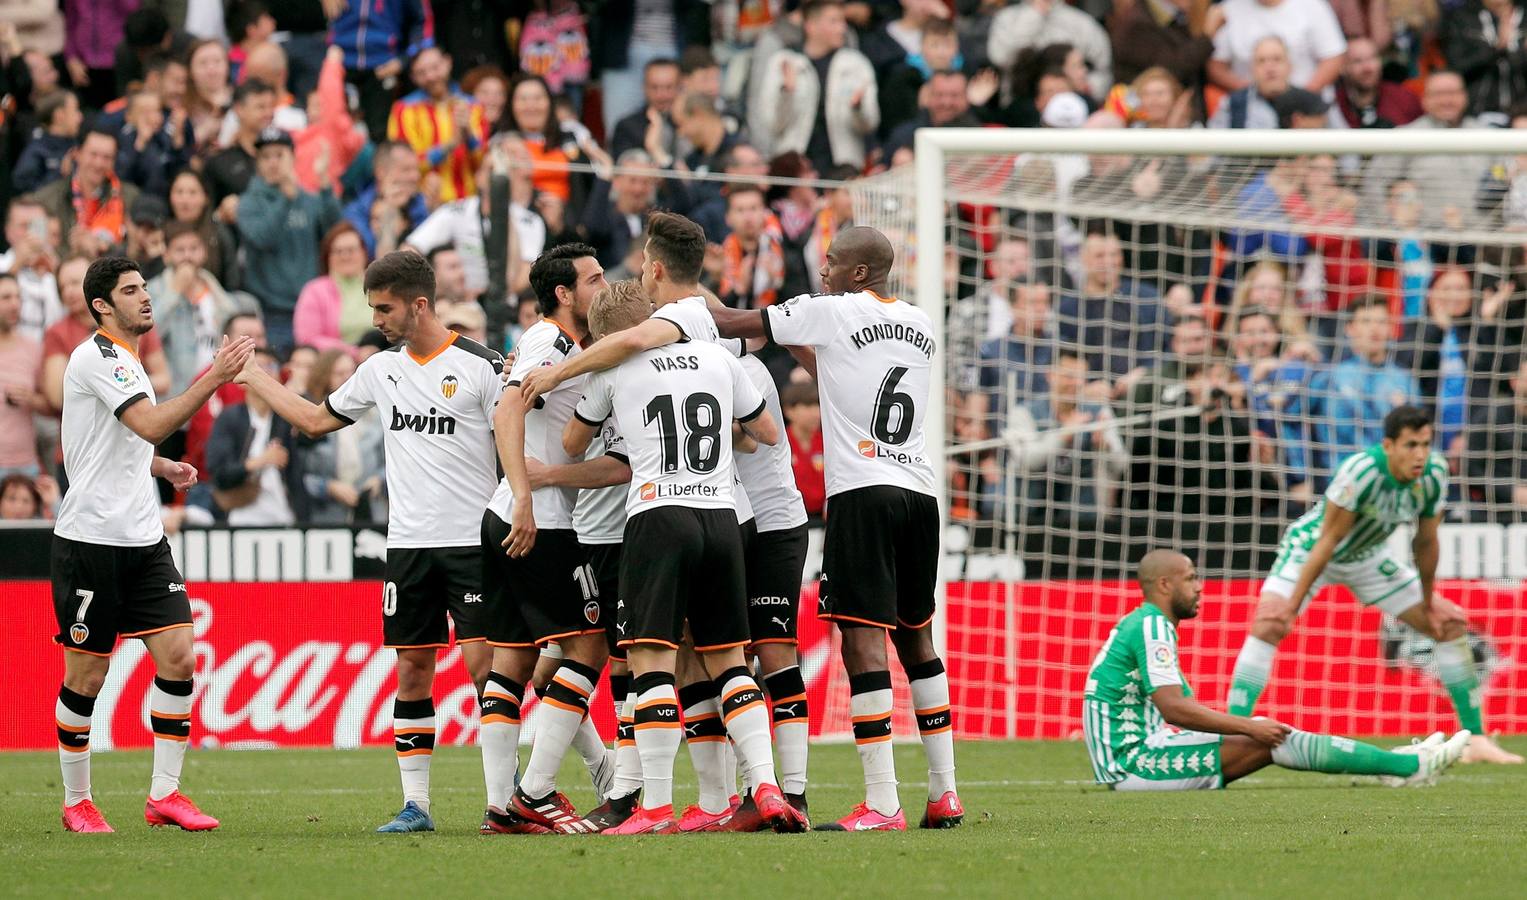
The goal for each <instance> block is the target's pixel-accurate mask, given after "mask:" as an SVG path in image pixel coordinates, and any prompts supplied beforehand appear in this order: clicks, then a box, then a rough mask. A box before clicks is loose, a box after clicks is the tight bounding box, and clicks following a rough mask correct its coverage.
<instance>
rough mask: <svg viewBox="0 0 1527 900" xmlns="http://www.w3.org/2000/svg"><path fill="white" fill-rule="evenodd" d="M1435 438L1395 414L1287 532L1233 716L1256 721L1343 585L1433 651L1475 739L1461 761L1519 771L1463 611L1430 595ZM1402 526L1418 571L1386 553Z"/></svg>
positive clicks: (1443, 488) (1425, 426)
mask: <svg viewBox="0 0 1527 900" xmlns="http://www.w3.org/2000/svg"><path fill="white" fill-rule="evenodd" d="M1432 435H1433V429H1432V424H1431V417H1430V416H1428V415H1427V413H1426V411H1425V410H1422V409H1419V408H1417V407H1414V406H1398V407H1395V408H1394V409H1392V410H1390V412H1389V415H1387V416H1385V417H1384V440H1383V442H1382V443H1380V444H1375V445H1374V446H1372V447H1369V448H1368V449H1367V450H1364V451H1363V452H1361V453H1356V454H1353V455H1352V456H1349V457H1347V458H1346V459H1345V460H1343V461H1342V463H1341V465H1340V466H1338V467H1337V469H1336V474H1335V476H1333V477H1332V479H1331V486H1330V487H1329V488H1327V489H1326V492H1325V496H1324V497H1322V498H1321V499H1320V502H1318V503H1316V504H1315V506H1314V508H1312V509H1311V510H1310V511H1309V512H1307V513H1305V514H1304V515H1303V516H1300V517H1299V519H1297V520H1296V521H1295V522H1294V523H1293V524H1292V525H1290V526H1288V530H1287V531H1285V532H1284V533H1283V540H1282V542H1280V543H1279V545H1278V558H1277V559H1276V560H1274V562H1273V567H1272V571H1271V572H1269V573H1268V575H1267V580H1266V581H1265V582H1263V583H1262V597H1261V601H1260V602H1259V603H1258V604H1257V612H1256V621H1254V622H1253V623H1252V625H1251V633H1250V634H1249V635H1247V636H1246V642H1245V644H1243V645H1242V646H1241V652H1240V655H1239V656H1238V657H1237V658H1236V661H1235V672H1234V674H1233V676H1232V678H1231V682H1230V704H1229V710H1228V711H1229V712H1231V713H1234V714H1237V715H1251V711H1252V709H1253V708H1254V707H1255V706H1256V702H1257V697H1258V696H1260V695H1261V693H1262V689H1263V687H1265V686H1266V685H1267V678H1268V675H1269V673H1270V672H1271V670H1272V662H1273V654H1274V653H1275V652H1276V651H1277V646H1278V643H1279V642H1281V641H1282V640H1283V638H1285V637H1287V636H1288V633H1289V632H1290V631H1292V630H1293V628H1294V620H1295V618H1297V617H1298V615H1299V613H1301V612H1303V611H1304V608H1305V607H1306V606H1308V605H1309V601H1310V600H1311V599H1313V598H1314V596H1315V595H1316V594H1317V593H1319V592H1320V589H1321V588H1322V587H1324V586H1326V585H1328V584H1344V585H1346V586H1347V587H1348V588H1349V589H1351V591H1352V593H1353V594H1354V595H1355V596H1356V597H1357V600H1358V602H1359V603H1361V604H1362V605H1364V606H1376V607H1378V608H1379V609H1381V610H1383V611H1384V612H1386V613H1388V614H1389V615H1391V616H1394V617H1395V618H1397V619H1399V620H1400V621H1401V622H1404V623H1405V624H1406V625H1409V626H1410V627H1412V628H1414V629H1416V630H1417V631H1419V632H1421V633H1422V634H1425V635H1427V636H1428V637H1430V638H1431V639H1432V640H1433V641H1435V642H1436V647H1437V649H1436V658H1437V675H1438V677H1439V678H1440V679H1441V680H1442V684H1443V687H1445V688H1447V692H1448V696H1449V697H1451V698H1452V700H1453V707H1454V709H1456V710H1457V712H1458V724H1459V725H1461V726H1462V727H1463V728H1465V729H1467V730H1468V731H1470V732H1472V733H1473V735H1474V736H1473V738H1472V739H1470V741H1469V747H1468V750H1467V752H1465V753H1464V756H1463V761H1464V762H1466V763H1468V762H1491V763H1508V764H1510V763H1520V762H1522V758H1521V757H1520V756H1517V755H1516V754H1515V753H1508V752H1507V751H1505V750H1503V749H1501V748H1500V747H1499V746H1498V745H1497V744H1496V743H1495V742H1494V741H1492V740H1491V739H1490V738H1489V737H1488V736H1487V735H1486V734H1485V733H1484V723H1483V713H1482V710H1481V708H1480V706H1481V705H1480V696H1479V675H1478V672H1477V671H1476V670H1475V667H1474V654H1473V651H1472V650H1470V649H1469V636H1468V620H1467V618H1466V617H1465V616H1464V612H1463V610H1461V609H1459V608H1458V606H1457V604H1454V603H1453V602H1452V601H1450V600H1447V599H1446V598H1443V597H1438V596H1434V594H1433V592H1432V585H1433V584H1435V583H1436V577H1437V559H1438V557H1439V555H1440V554H1441V548H1440V545H1439V543H1438V541H1437V528H1438V526H1439V524H1440V523H1441V522H1442V507H1443V505H1444V502H1445V499H1446V497H1447V471H1448V467H1447V459H1446V458H1445V457H1443V455H1442V454H1440V453H1435V452H1433V451H1432ZM1401 525H1414V526H1415V537H1414V538H1413V539H1412V541H1411V550H1412V553H1413V554H1414V555H1415V559H1416V565H1415V566H1412V565H1411V564H1410V562H1409V561H1408V560H1406V559H1405V558H1403V557H1400V556H1396V555H1395V554H1394V553H1392V552H1391V551H1390V550H1389V549H1388V544H1389V537H1390V535H1392V534H1393V533H1394V531H1395V529H1396V528H1399V527H1400V526H1401ZM1418 570H1419V571H1418Z"/></svg>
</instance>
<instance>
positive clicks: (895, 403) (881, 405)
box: [870, 366, 913, 444]
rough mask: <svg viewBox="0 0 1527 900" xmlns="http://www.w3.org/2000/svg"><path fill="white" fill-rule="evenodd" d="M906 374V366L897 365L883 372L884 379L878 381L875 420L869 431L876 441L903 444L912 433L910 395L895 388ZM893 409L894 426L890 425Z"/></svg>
mask: <svg viewBox="0 0 1527 900" xmlns="http://www.w3.org/2000/svg"><path fill="white" fill-rule="evenodd" d="M906 374H907V367H906V366H897V367H895V368H894V369H892V370H891V371H889V372H887V373H885V378H884V380H882V381H881V382H880V392H879V393H878V394H876V395H875V421H874V423H873V425H872V426H871V427H870V433H871V434H873V435H874V436H875V440H877V441H882V442H884V443H887V444H904V443H906V440H907V438H908V437H910V436H911V435H912V412H913V407H912V395H911V394H903V393H901V392H900V391H898V390H896V386H897V385H898V384H901V379H902V376H904V375H906ZM893 410H894V411H895V412H896V425H895V427H892V425H891V412H892V411H893Z"/></svg>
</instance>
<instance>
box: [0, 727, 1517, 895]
mask: <svg viewBox="0 0 1527 900" xmlns="http://www.w3.org/2000/svg"><path fill="white" fill-rule="evenodd" d="M1391 743H1392V742H1391ZM1506 743H1507V745H1508V746H1512V748H1513V749H1517V750H1521V749H1523V747H1524V745H1527V740H1520V739H1519V740H1515V741H1509V740H1508V741H1507V742H1506ZM522 756H523V754H522ZM896 760H897V772H898V774H899V776H900V778H901V780H902V785H901V796H902V800H903V802H904V803H905V804H906V809H907V814H908V819H909V821H910V823H911V824H914V825H915V820H916V818H917V817H918V816H920V814H921V801H922V798H923V796H924V791H923V780H922V775H923V770H924V762H923V757H922V752H921V750H920V748H918V747H917V746H915V745H908V746H898V747H897V748H896ZM92 762H93V767H94V774H95V784H96V786H97V787H98V788H99V790H98V792H97V796H98V799H99V802H100V805H101V807H102V809H103V811H104V812H105V814H106V816H107V818H108V819H109V820H110V821H111V822H112V824H113V825H114V826H115V827H116V828H117V829H118V834H116V835H101V836H83V835H71V834H67V833H64V832H63V830H62V827H61V826H60V824H59V821H58V805H59V801H60V797H59V788H58V778H59V776H58V764H57V757H56V755H55V754H52V753H14V754H6V755H5V756H3V757H0V796H3V797H4V798H5V800H6V801H7V806H8V810H7V812H8V814H7V815H6V816H5V817H4V819H3V820H0V854H3V857H0V858H3V859H5V860H6V866H5V868H6V869H7V871H8V875H7V877H6V879H5V880H4V882H0V892H3V893H6V894H13V895H21V896H59V895H61V894H64V893H65V892H67V893H69V894H71V895H72V894H80V893H87V894H88V893H100V894H105V893H110V894H112V895H116V896H140V895H149V894H159V895H163V894H164V893H166V892H168V891H173V892H174V893H176V894H182V893H185V894H194V895H197V896H218V897H221V896H276V895H281V896H362V895H369V896H372V897H375V896H378V895H383V894H391V893H397V892H398V888H399V886H406V890H407V892H410V893H412V892H417V891H418V890H420V889H421V888H422V889H424V890H428V891H432V892H444V891H452V892H459V893H466V894H476V893H487V892H488V891H490V890H491V891H494V892H505V891H509V892H513V893H515V894H517V895H524V894H525V893H526V892H534V891H547V892H550V895H551V896H558V897H562V896H569V895H574V896H580V897H582V896H587V897H658V896H662V897H676V896H706V897H726V896H738V897H765V896H778V895H779V894H781V893H782V892H790V893H795V894H800V893H803V892H810V893H811V894H815V895H829V896H847V895H850V894H862V893H865V892H866V891H869V892H871V893H873V894H876V895H889V896H895V897H901V896H922V895H930V894H931V895H944V896H1007V897H1013V896H1056V895H1065V896H1083V895H1085V896H1150V897H1152V898H1157V900H1159V898H1160V897H1161V896H1163V895H1185V894H1190V893H1196V894H1208V895H1236V894H1249V893H1252V892H1256V893H1266V892H1271V891H1279V892H1282V891H1302V892H1307V893H1310V894H1314V895H1317V896H1332V895H1339V894H1342V893H1345V894H1347V895H1350V896H1353V897H1369V896H1390V897H1407V896H1423V895H1430V896H1449V897H1451V896H1461V895H1464V894H1468V895H1472V896H1513V895H1515V896H1520V894H1521V891H1522V888H1521V885H1522V884H1523V882H1524V878H1527V863H1524V861H1523V860H1524V857H1527V851H1524V841H1527V828H1524V826H1523V824H1522V820H1523V816H1522V812H1521V811H1522V810H1523V809H1524V807H1527V772H1524V771H1522V770H1521V769H1508V768H1503V767H1489V768H1482V767H1478V766H1471V767H1457V768H1455V769H1453V770H1452V771H1451V772H1450V773H1449V774H1448V775H1447V776H1445V777H1444V779H1443V780H1442V782H1441V783H1440V784H1439V785H1438V786H1437V787H1434V788H1430V789H1418V790H1395V789H1389V788H1383V787H1380V786H1378V785H1377V784H1376V783H1375V782H1374V781H1373V780H1372V779H1362V778H1351V777H1346V776H1326V775H1314V774H1309V773H1296V772H1285V771H1281V770H1277V769H1269V770H1267V771H1265V772H1263V773H1259V774H1258V775H1257V776H1255V778H1254V779H1249V780H1248V782H1247V783H1244V784H1238V785H1236V786H1234V787H1232V788H1230V789H1229V790H1226V791H1220V792H1201V793H1182V794H1155V795H1139V794H1136V795H1122V794H1112V793H1110V792H1108V791H1105V790H1101V789H1099V788H1097V787H1095V786H1092V785H1090V784H1088V783H1086V782H1085V781H1084V779H1085V778H1086V777H1087V774H1088V767H1087V759H1086V754H1085V752H1084V751H1083V749H1082V746H1081V745H1080V744H1079V743H1074V742H1054V743H994V742H984V743H962V744H961V745H960V746H959V762H960V773H961V775H962V776H964V778H963V779H962V789H961V797H962V799H963V800H964V802H965V806H966V810H967V824H966V826H965V827H964V828H961V829H958V830H955V831H949V832H919V831H917V830H916V829H915V828H914V830H913V831H912V832H910V833H908V834H904V835H897V834H859V835H855V834H807V835H767V834H761V835H693V836H673V837H647V838H612V837H599V836H591V837H541V838H532V837H515V836H496V837H482V836H479V835H477V834H476V826H477V822H478V821H479V819H480V817H481V812H482V799H481V796H482V791H481V785H482V770H481V765H480V758H479V756H478V754H477V752H476V751H475V749H473V748H443V749H441V750H440V751H438V753H437V755H436V758H435V761H434V772H433V775H434V777H433V781H434V787H435V803H434V809H433V812H434V815H435V820H436V824H437V827H439V828H440V829H441V830H440V831H439V832H438V833H436V834H428V835H408V836H382V835H375V834H372V833H371V831H372V829H373V828H375V827H376V825H378V824H380V823H381V822H383V821H385V820H386V819H387V818H389V817H390V815H391V814H392V813H393V812H394V811H395V810H396V808H397V807H398V806H399V805H400V801H399V789H398V781H397V768H396V764H395V763H394V760H393V756H392V753H391V752H389V751H388V750H387V749H385V748H377V749H370V750H358V751H333V750H300V751H255V752H233V751H197V752H193V753H192V754H191V755H190V756H189V757H188V760H187V771H186V779H185V788H186V791H187V793H188V794H190V795H191V796H192V797H195V798H197V799H198V800H199V801H200V802H201V803H202V804H203V806H204V807H205V808H206V809H207V811H208V812H210V813H212V814H213V815H215V816H218V817H220V818H221V819H222V820H223V823H224V824H223V828H222V829H220V830H219V831H216V832H213V833H210V834H186V833H182V832H178V831H166V830H153V829H149V828H148V827H147V826H145V825H144V824H143V819H142V809H143V801H142V797H143V791H144V790H146V788H147V784H148V770H149V754H148V753H146V752H117V753H110V754H100V755H98V756H96V757H95V758H94V760H93V761H92ZM858 768H859V767H858V759H857V757H856V755H855V753H854V750H853V748H852V747H850V746H845V745H827V746H814V747H813V748H812V774H813V776H814V777H815V779H816V780H815V781H814V782H813V785H812V787H811V791H810V798H811V804H812V812H813V813H814V814H815V817H816V818H817V819H818V820H826V819H828V818H831V817H835V816H838V815H842V814H843V813H845V812H846V811H847V810H848V808H849V807H850V806H851V805H852V804H853V803H855V802H857V800H858V799H859V797H860V796H861V793H862V790H861V788H860V786H859V781H858V774H859V772H858ZM676 774H677V779H676V780H677V781H678V787H677V789H676V798H677V799H678V801H679V802H680V803H685V802H689V801H691V800H692V799H693V796H694V789H693V783H694V777H693V774H692V773H691V771H690V769H689V766H688V761H687V759H686V758H685V754H683V753H682V752H681V753H680V762H679V768H678V772H677V773H676ZM562 784H563V786H564V787H565V788H567V789H568V793H569V795H570V796H571V797H572V799H573V802H574V803H576V804H577V805H579V807H580V808H581V807H583V806H585V805H587V804H588V803H589V802H590V800H591V795H590V791H589V788H588V777H587V775H586V773H585V772H584V770H583V767H582V765H581V764H580V763H579V762H577V761H576V760H574V761H570V762H569V763H568V764H567V765H566V767H565V768H564V770H563V773H562ZM1349 785H1350V786H1349ZM506 854H512V855H510V856H506Z"/></svg>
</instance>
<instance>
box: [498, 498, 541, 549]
mask: <svg viewBox="0 0 1527 900" xmlns="http://www.w3.org/2000/svg"><path fill="white" fill-rule="evenodd" d="M535 543H536V517H535V513H534V512H533V511H532V510H531V506H530V499H529V498H528V497H527V498H525V499H524V500H519V499H516V500H515V502H514V511H513V512H511V513H510V514H509V536H508V537H506V538H504V541H503V547H504V550H505V551H507V552H508V554H509V556H510V558H511V559H519V558H520V557H522V556H524V555H525V554H527V553H529V552H530V548H531V547H534V546H535Z"/></svg>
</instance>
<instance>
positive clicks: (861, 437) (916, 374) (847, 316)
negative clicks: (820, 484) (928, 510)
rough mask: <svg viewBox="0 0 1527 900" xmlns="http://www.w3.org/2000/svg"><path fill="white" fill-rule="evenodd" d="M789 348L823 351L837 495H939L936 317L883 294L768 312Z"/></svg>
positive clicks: (830, 483) (826, 298)
mask: <svg viewBox="0 0 1527 900" xmlns="http://www.w3.org/2000/svg"><path fill="white" fill-rule="evenodd" d="M763 321H764V330H765V331H766V332H767V333H768V335H769V337H770V338H771V339H772V340H773V341H775V342H776V343H779V344H786V345H792V344H794V345H803V346H809V347H815V348H816V353H817V381H818V382H819V383H820V384H821V386H822V390H821V392H820V393H821V404H822V434H823V444H824V447H825V451H826V462H827V496H829V497H831V496H833V495H834V494H841V493H843V492H844V491H850V490H853V489H855V488H861V487H869V486H872V485H889V486H891V487H900V488H906V489H907V490H911V491H916V492H918V493H921V494H928V495H930V496H931V495H933V494H935V493H936V487H935V479H934V476H933V465H932V463H931V462H930V460H929V459H928V448H927V445H926V440H925V438H924V433H923V419H924V417H925V416H926V415H927V412H928V390H929V382H930V375H931V373H932V369H933V355H934V353H935V352H936V351H937V347H936V346H935V344H934V340H933V323H932V322H931V321H930V320H929V319H928V314H927V313H925V312H923V311H922V310H921V309H919V308H917V307H916V306H913V305H912V304H910V303H902V302H900V301H897V300H895V299H892V298H886V297H881V296H880V295H879V294H876V293H875V292H873V291H860V292H857V293H852V294H818V295H802V296H800V297H796V298H794V299H792V300H789V301H787V302H785V303H781V304H778V305H775V306H769V307H765V308H764V320H763Z"/></svg>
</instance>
